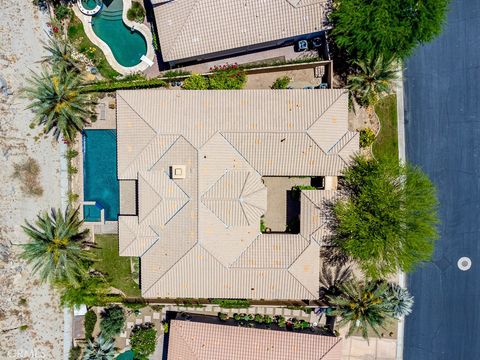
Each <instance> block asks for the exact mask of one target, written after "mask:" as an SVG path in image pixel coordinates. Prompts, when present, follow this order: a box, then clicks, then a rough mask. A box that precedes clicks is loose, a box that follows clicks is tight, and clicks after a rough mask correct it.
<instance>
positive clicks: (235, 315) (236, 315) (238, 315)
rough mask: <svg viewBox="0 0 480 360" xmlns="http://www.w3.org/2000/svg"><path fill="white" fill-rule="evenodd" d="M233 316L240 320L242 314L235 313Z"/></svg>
mask: <svg viewBox="0 0 480 360" xmlns="http://www.w3.org/2000/svg"><path fill="white" fill-rule="evenodd" d="M233 318H234V319H235V320H236V321H239V320H240V319H241V318H242V317H241V316H240V314H237V313H235V314H233Z"/></svg>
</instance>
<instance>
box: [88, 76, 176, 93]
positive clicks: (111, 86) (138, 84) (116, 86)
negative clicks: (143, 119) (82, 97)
mask: <svg viewBox="0 0 480 360" xmlns="http://www.w3.org/2000/svg"><path fill="white" fill-rule="evenodd" d="M165 86H167V83H166V82H165V81H163V80H161V79H150V80H134V81H130V80H126V81H125V80H118V81H104V82H97V83H94V84H88V85H85V86H83V87H82V88H81V91H82V92H84V93H90V92H113V91H115V90H125V89H147V88H156V87H165Z"/></svg>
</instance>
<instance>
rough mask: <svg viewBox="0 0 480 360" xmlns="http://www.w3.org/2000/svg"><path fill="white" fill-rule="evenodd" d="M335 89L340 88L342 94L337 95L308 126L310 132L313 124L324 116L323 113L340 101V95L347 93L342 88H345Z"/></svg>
mask: <svg viewBox="0 0 480 360" xmlns="http://www.w3.org/2000/svg"><path fill="white" fill-rule="evenodd" d="M334 90H339V92H340V94H339V95H337V97H336V98H335V100H333V101H332V102H331V103H330V105H328V106H327V108H326V109H325V110H324V111H323V112H322V113H321V114H320V115H319V116H318V117H317V118H316V119H315V120H314V121H313V122H312V123H311V124H310V126H309V127H307V128H306V129H305V131H307V132H308V131H309V130H310V129H311V128H312V126H313V125H315V124H316V123H317V122H318V120H320V118H321V117H322V116H323V114H325V113H326V112H327V111H328V110H330V108H331V107H332V106H333V105H335V103H336V102H337V101H338V99H340V97H342V95H343V94H345V93H346V92H345V91H341V90H343V89H334Z"/></svg>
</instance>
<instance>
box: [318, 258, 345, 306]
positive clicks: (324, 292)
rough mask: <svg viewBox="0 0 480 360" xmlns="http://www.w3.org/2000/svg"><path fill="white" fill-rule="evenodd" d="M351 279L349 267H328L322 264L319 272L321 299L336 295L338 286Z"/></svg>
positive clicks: (325, 263) (338, 289)
mask: <svg viewBox="0 0 480 360" xmlns="http://www.w3.org/2000/svg"><path fill="white" fill-rule="evenodd" d="M351 278H352V269H351V268H350V266H344V265H337V266H330V265H329V264H328V263H327V262H324V263H323V265H322V268H321V270H320V294H321V297H322V298H323V297H326V296H333V295H338V294H339V292H340V286H341V285H342V284H343V283H344V282H346V281H349V280H350V279H351Z"/></svg>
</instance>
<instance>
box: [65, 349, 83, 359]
mask: <svg viewBox="0 0 480 360" xmlns="http://www.w3.org/2000/svg"><path fill="white" fill-rule="evenodd" d="M81 354H82V348H81V347H80V346H74V347H72V348H71V349H70V352H69V353H68V360H79V359H80V355H81Z"/></svg>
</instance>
